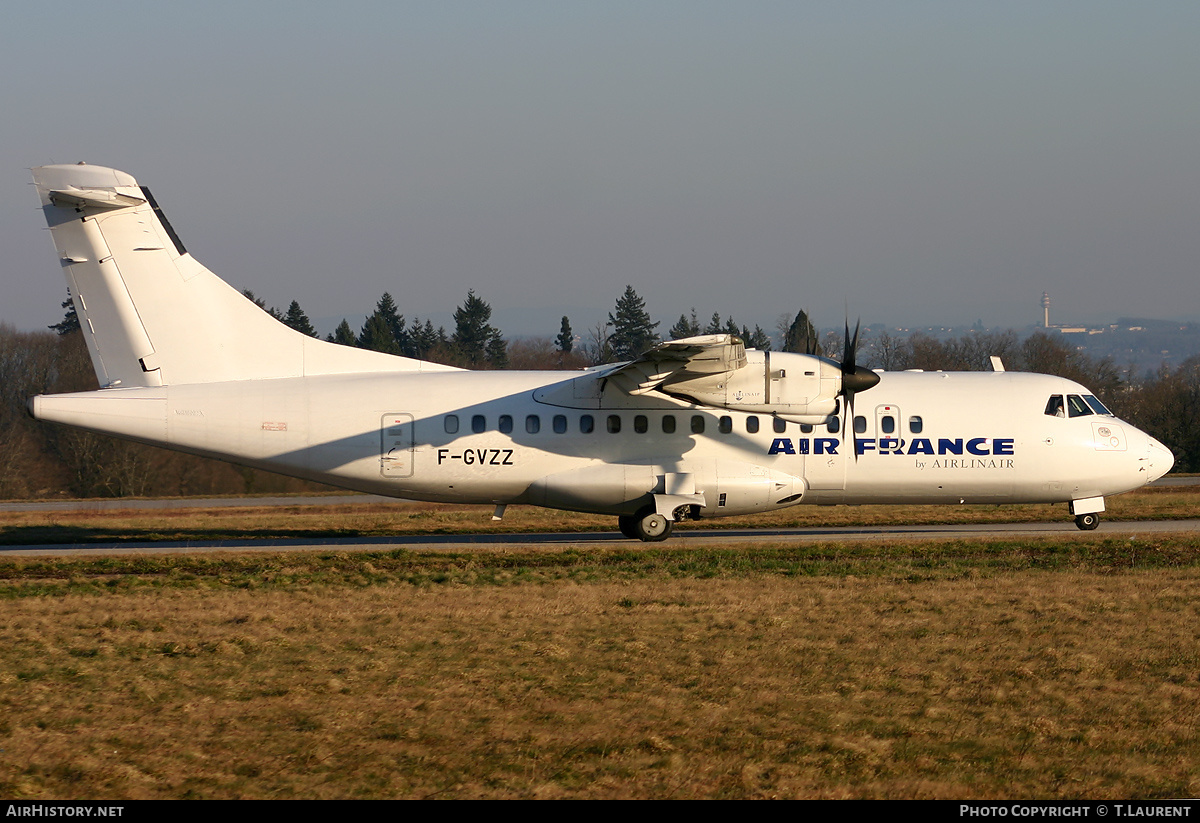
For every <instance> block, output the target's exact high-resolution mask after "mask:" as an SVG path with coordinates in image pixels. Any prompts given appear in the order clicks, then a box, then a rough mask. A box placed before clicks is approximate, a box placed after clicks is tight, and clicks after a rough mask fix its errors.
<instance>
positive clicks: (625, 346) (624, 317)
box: [607, 286, 658, 360]
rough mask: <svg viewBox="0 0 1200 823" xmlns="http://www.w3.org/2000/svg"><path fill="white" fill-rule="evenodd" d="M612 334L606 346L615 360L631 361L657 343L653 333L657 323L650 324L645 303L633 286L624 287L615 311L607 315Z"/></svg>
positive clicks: (655, 333)
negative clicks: (610, 349) (609, 348)
mask: <svg viewBox="0 0 1200 823" xmlns="http://www.w3.org/2000/svg"><path fill="white" fill-rule="evenodd" d="M607 325H609V326H612V329H613V330H612V334H610V335H609V337H608V345H609V346H610V347H611V348H612V356H613V357H614V358H615V359H617V360H632V359H633V358H635V357H637V356H638V355H639V354H641V353H642V352H644V351H646V350H647V349H649V348H650V347H651V346H653V345H654V344H655V343H657V342H658V333H657V332H655V331H654V329H655V327H656V326H657V325H658V323H657V322H654V323H651V322H650V315H649V314H648V313H647V312H646V301H644V300H642V298H641V297H639V296H638V293H637V292H635V291H634V290H633V286H626V287H625V293H624V294H623V295H621V297H620V298H619V299H618V300H617V305H616V310H615V311H614V312H610V313H609V315H608V324H607Z"/></svg>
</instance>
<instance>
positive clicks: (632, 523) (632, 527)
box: [617, 514, 641, 540]
mask: <svg viewBox="0 0 1200 823" xmlns="http://www.w3.org/2000/svg"><path fill="white" fill-rule="evenodd" d="M617 528H618V529H620V530H621V534H623V535H625V536H626V537H628V538H629V539H630V540H640V539H641V537H640V536H639V535H638V532H637V518H636V517H634V516H633V515H632V514H622V515H619V516H618V517H617Z"/></svg>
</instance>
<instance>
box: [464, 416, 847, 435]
mask: <svg viewBox="0 0 1200 823" xmlns="http://www.w3.org/2000/svg"><path fill="white" fill-rule="evenodd" d="M708 419H709V418H707V417H705V416H704V415H702V414H694V415H692V417H691V420H690V421H688V426H689V431H691V433H692V434H703V433H704V431H705V428H706V427H707V425H708V423H707V421H708ZM771 420H772V425H773V427H774V429H775V431H776V432H777V433H782V432H784V431H786V429H787V422H786V421H783V420H780V419H779V418H777V417H774V418H771ZM459 425H460V424H459V420H458V415H457V414H448V415H446V417H445V429H446V434H458V431H459ZM621 425H622V417H621V415H619V414H610V415H607V416H606V417H605V418H604V428H605V430H606V431H608V432H609V433H610V434H617V433H618V432H620V431H621ZM659 425H660V427H661V428H662V432H663V434H675V432H676V431H678V424H677V422H676V420H675V415H673V414H665V415H663V416H662V418H661V419H660V421H659ZM550 427H551V429H553V431H554V433H555V434H566V433H567V416H566V415H565V414H556V415H554V416H553V417H552V418H550ZM800 428H801V430H802V431H805V432H811V431H812V430H813V427H812V426H801V427H800ZM496 430H497V431H499V432H500V433H501V434H511V433H512V431H513V417H512V415H511V414H502V415H500V416H499V418H497V420H496ZM541 430H542V418H541V415H538V414H530V415H526V417H525V431H526V433H528V434H537V433H538V432H540V431H541ZM595 430H596V418H595V417H594V416H593V415H590V414H581V415H580V416H579V433H580V434H591V433H592V432H594V431H595ZM633 430H634V431H635V432H637V433H638V434H646V433H647V432H649V431H650V418H649V417H648V416H647V415H644V414H636V415H634V416H633ZM758 430H759V422H758V418H757V417H747V418H746V431H747V432H748V433H750V434H755V433H757V432H758ZM829 430H830V431H831V432H835V433H836V432H837V430H838V423H837V418H836V417H835V418H833V420H832V421H831V424H830V426H829ZM471 431H472V432H474V433H475V434H481V433H482V432H485V431H487V417H486V416H485V415H482V414H473V415H471ZM717 431H719V432H720V433H721V434H731V433H732V432H733V418H732V417H730V416H729V415H722V416H721V417H719V418H717Z"/></svg>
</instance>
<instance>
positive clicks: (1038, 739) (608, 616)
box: [0, 492, 1200, 799]
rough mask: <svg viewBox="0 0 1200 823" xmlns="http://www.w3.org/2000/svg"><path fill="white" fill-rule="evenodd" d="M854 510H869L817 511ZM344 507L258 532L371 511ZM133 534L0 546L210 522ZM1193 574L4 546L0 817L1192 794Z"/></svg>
mask: <svg viewBox="0 0 1200 823" xmlns="http://www.w3.org/2000/svg"><path fill="white" fill-rule="evenodd" d="M1181 494H1182V495H1185V496H1186V494H1187V493H1185V492H1174V493H1172V495H1167V494H1163V493H1161V492H1144V493H1142V495H1130V496H1127V497H1126V498H1117V500H1116V501H1113V502H1114V503H1116V502H1117V501H1129V505H1131V506H1133V505H1137V506H1140V507H1143V508H1144V512H1145V513H1144V515H1143V516H1151V517H1153V516H1164V515H1163V514H1161V512H1162V511H1164V510H1166V509H1171V508H1173V507H1175V506H1176V505H1177V504H1178V503H1179V500H1178V499H1176V497H1175V496H1173V495H1181ZM1138 497H1142V498H1144V499H1143V500H1142V501H1141V502H1139V501H1138V499H1137V498H1138ZM1123 505H1124V503H1123ZM1190 505H1191V507H1192V508H1191V511H1193V512H1194V511H1195V496H1194V495H1193V496H1192V497H1191V504H1190ZM1041 508H1042V511H1043V513H1050V514H1051V516H1055V517H1062V516H1063V512H1062V511H1061V510H1059V511H1057V512H1053V511H1051V510H1049V509H1047V508H1046V507H1041ZM1114 508H1115V505H1114ZM793 511H795V510H793ZM900 511H901V512H903V510H900ZM1000 511H1001V512H1004V513H1006V514H1008V515H1009V518H1005V519H1015V518H1012V516H1011V515H1012V512H1013V509H1003V510H1000ZM856 512H857V513H858V515H859V516H861V515H863V514H864V513H865V514H867V515H869V516H884V515H883V514H876V513H872V512H868V511H867V510H866V509H865V508H864V509H857V510H856V509H832V510H821V511H820V512H816V513H817V514H823V515H829V514H835V513H836V514H839V515H851V516H852V515H854V514H855V513H856ZM953 512H963V510H961V509H956V510H953ZM1155 512H1160V513H1158V514H1156V513H1155ZM344 514H345V516H346V517H351V518H353V517H358V518H361V519H362V522H361V523H358V524H357V525H347V524H346V523H339V524H332V523H329V522H326V523H324V524H323V525H322V524H321V523H320V518H319V516H316V515H314V520H313V522H312V523H308V524H306V525H296V523H295V521H296V520H297V519H298V520H301V521H303V520H304V519H305V517H307V515H306V514H305V513H303V512H301V515H300V516H299V517H296V516H292V517H289V518H287V519H286V520H285V521H280V522H281V524H284V523H286V524H288V525H281V527H283V528H296V529H300V530H302V531H306V533H314V532H315V533H324V531H323V530H331V529H332V530H338V529H347V528H354V529H370V528H384V526H383V525H381V524H380V523H381V522H382V521H383V520H384V519H386V516H387V513H386V512H385V513H382V514H381V513H373V512H355V513H344ZM410 514H411V515H413V517H414V518H416V516H417V515H418V512H417V511H416V510H415V509H414V510H413V511H412V512H410ZM476 514H477V513H476ZM801 514H805V513H804V512H801ZM1110 514H1111V516H1114V517H1119V516H1121V515H1118V514H1116V513H1115V512H1111V513H1110ZM124 516H125V517H126V518H127V519H128V520H127V522H126V523H125V525H124V526H122V525H120V524H119V521H117V520H111V521H109V520H106V518H107V515H106V516H104V517H100V518H99V519H98V520H93V521H88V522H87V524H84V525H79V524H72V523H70V522H67V521H68V520H69V518H67V517H65V516H63V515H59V514H56V515H54V516H53V519H54V520H56V521H62V522H58V523H50V522H42V523H29V522H17V523H14V522H13V521H12V520H8V519H5V520H4V521H3V522H4V523H5V524H7V525H6V526H5V535H6V537H5V539H7V540H9V542H27V541H14V540H12V539H10V538H11V534H10V532H11V530H12V529H16V530H18V531H17V533H19V534H23V535H28V534H29V532H28V531H25V530H26V529H29V528H35V527H36V528H52V527H53V528H64V527H65V528H82V529H101V530H108V531H110V532H113V533H123V532H121V530H122V529H125V530H127V531H132V532H136V533H138V535H139V536H138V538H137V539H145V534H146V533H147V532H148V531H151V530H153V529H155V528H159V529H161V530H162V531H163V533H170V534H176V533H178V532H179V531H183V532H186V533H194V532H197V531H200V532H204V531H206V530H208V529H209V528H213V527H214V526H213V523H212V522H211V521H209V520H207V519H206V518H205V517H203V516H201V518H200V519H199V520H197V521H194V522H192V521H186V522H185V521H183V520H180V521H177V522H176V521H175V518H174V517H164V516H160V515H158V514H148V515H146V520H145V522H144V523H143V522H142V521H141V520H140V518H141V517H142V516H143V513H138V514H136V515H130V514H128V513H126V514H125V515H124ZM189 516H190V514H189ZM273 516H274V515H272V514H268V513H264V512H261V511H260V512H258V513H257V516H256V517H255V516H253V515H248V517H249V518H250V520H252V521H253V522H254V524H255V525H254V526H253V528H254V529H260V528H261V529H264V530H270V529H272V528H273V526H272V521H271V520H270V518H271V517H273ZM448 516H449V515H447V514H446V513H445V512H443V511H441V510H439V509H438V507H429V513H428V517H427V518H426V520H433V521H438V520H439V519H440V518H443V517H448ZM522 516H524V515H522ZM1126 516H1130V515H1126ZM1133 516H1136V515H1133ZM8 517H10V516H9V515H5V518H8ZM37 517H40V518H42V520H43V521H46V519H47V515H38V516H37ZM377 520H378V521H380V523H376V521H377ZM101 521H105V522H103V523H101ZM153 521H157V523H158V525H157V527H156V526H155V525H153ZM168 521H171V522H168ZM759 522H761V521H759ZM821 522H829V518H828V517H825V518H824V519H823V520H822V521H821ZM98 523H99V524H100V525H97V524H98ZM505 524H506V525H507V524H509V520H508V519H506V521H505ZM772 524H773V525H774V523H772ZM243 525H244V524H243ZM393 525H395V524H393ZM478 526H479V522H478V520H475V521H474V522H473V524H472V528H477V527H478ZM572 527H573V528H576V527H578V528H586V526H575V525H574V524H572ZM215 528H217V529H218V530H232V531H237V529H236V527H235V525H233V524H232V523H224V524H219V525H217V526H215ZM434 528H435V529H442V528H453V526H447V525H445V524H443V523H436V525H434ZM530 528H533V527H530ZM596 528H611V526H610V525H608V524H607V520H606V519H605V520H604V521H603V522H601V521H599V520H598V521H597V525H596ZM238 534H240V535H242V536H244V532H238ZM105 539H108V538H105ZM1198 557H1200V535H1195V534H1192V535H1187V534H1185V535H1181V536H1164V537H1162V538H1155V539H1143V538H1138V539H1135V540H1131V539H1129V538H1119V537H1113V536H1108V537H1106V536H1105V535H1104V532H1103V530H1101V531H1099V532H1095V533H1091V534H1088V535H1079V536H1076V537H1075V538H1074V539H1072V540H1069V541H1052V540H1048V539H1047V540H1043V539H1035V540H1029V541H1016V540H989V541H930V542H920V543H917V542H903V541H894V542H875V543H870V544H853V543H832V542H831V543H823V544H806V545H803V546H801V545H795V544H792V545H788V544H785V543H783V542H781V541H776V542H774V543H773V544H772V543H768V544H764V545H761V546H755V547H752V548H746V547H738V548H731V547H724V548H723V547H716V548H705V549H688V548H681V547H678V546H672V544H670V543H667V544H662V545H659V546H653V547H645V546H640V545H636V544H632V543H631V544H630V547H629V548H628V549H620V550H618V549H611V548H609V549H603V548H583V547H581V548H579V549H576V550H566V551H564V550H561V549H554V550H545V551H537V550H523V549H513V548H511V547H509V548H508V549H499V550H495V549H494V550H491V551H485V552H478V553H463V554H455V553H447V552H428V553H426V552H406V551H379V552H370V551H366V552H364V551H357V552H353V553H344V552H330V553H315V552H314V553H294V554H281V553H272V552H255V553H246V554H232V553H231V554H220V555H207V556H198V555H197V556H189V555H175V556H148V557H92V558H77V559H67V558H57V559H51V560H40V559H38V560H35V559H17V558H11V557H9V558H0V618H2V619H0V796H5V797H9V798H60V799H64V798H114V799H117V798H187V797H192V798H359V797H361V798H396V797H403V798H419V797H420V798H423V797H441V798H480V797H502V798H518V797H535V798H554V797H571V798H585V797H586V798H592V797H595V798H630V797H663V798H665V797H680V798H693V797H713V798H768V797H835V798H836V797H888V798H892V797H937V798H1077V797H1084V798H1132V797H1138V798H1152V797H1179V796H1196V795H1197V794H1200V756H1198V755H1197V754H1196V752H1197V751H1200V739H1198V738H1200V605H1198V600H1197V597H1196V594H1197V584H1198V583H1200V563H1198V562H1197V558H1198Z"/></svg>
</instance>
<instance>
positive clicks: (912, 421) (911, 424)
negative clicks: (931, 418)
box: [908, 414, 925, 434]
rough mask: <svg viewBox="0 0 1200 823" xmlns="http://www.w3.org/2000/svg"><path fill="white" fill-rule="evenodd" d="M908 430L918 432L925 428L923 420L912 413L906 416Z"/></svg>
mask: <svg viewBox="0 0 1200 823" xmlns="http://www.w3.org/2000/svg"><path fill="white" fill-rule="evenodd" d="M908 430H909V431H910V432H912V433H913V434H920V433H921V432H923V431H924V430H925V421H924V420H922V419H921V418H920V417H918V416H917V415H915V414H914V415H913V416H912V417H910V418H908Z"/></svg>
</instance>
